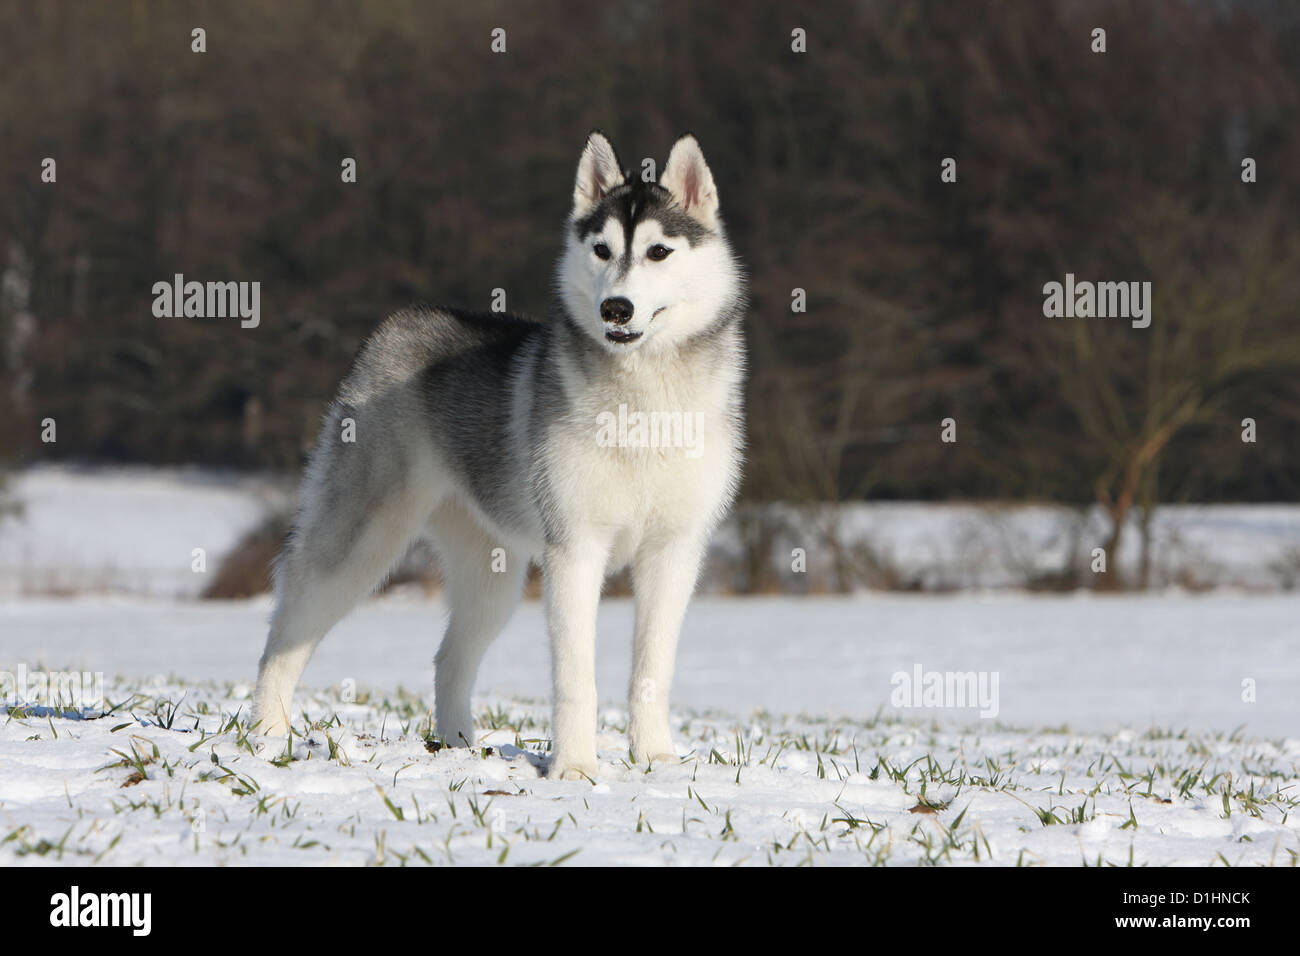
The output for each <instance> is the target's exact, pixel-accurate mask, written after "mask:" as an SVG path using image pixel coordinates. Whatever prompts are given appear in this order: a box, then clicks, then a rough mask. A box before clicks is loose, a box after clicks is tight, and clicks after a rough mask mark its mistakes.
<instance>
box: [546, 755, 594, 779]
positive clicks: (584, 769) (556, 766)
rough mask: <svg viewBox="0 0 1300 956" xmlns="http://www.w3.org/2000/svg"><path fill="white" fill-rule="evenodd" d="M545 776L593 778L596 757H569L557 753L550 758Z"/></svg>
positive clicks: (553, 777) (552, 777) (550, 777)
mask: <svg viewBox="0 0 1300 956" xmlns="http://www.w3.org/2000/svg"><path fill="white" fill-rule="evenodd" d="M546 776H547V777H548V778H549V779H551V780H595V779H596V758H595V756H594V755H593V756H589V757H585V758H569V757H566V756H564V755H563V754H557V755H555V756H554V757H552V758H551V765H550V766H549V767H548V768H547V769H546Z"/></svg>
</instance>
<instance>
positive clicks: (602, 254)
mask: <svg viewBox="0 0 1300 956" xmlns="http://www.w3.org/2000/svg"><path fill="white" fill-rule="evenodd" d="M591 251H592V252H594V253H595V254H596V258H597V259H608V258H609V246H607V245H605V244H604V243H603V242H598V243H596V244H595V245H594V246H592V247H591Z"/></svg>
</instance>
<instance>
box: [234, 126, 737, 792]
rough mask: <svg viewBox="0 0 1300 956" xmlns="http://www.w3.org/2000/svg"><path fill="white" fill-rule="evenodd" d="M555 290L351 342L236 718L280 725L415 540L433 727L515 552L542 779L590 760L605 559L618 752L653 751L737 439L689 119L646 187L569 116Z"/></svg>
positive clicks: (462, 681)
mask: <svg viewBox="0 0 1300 956" xmlns="http://www.w3.org/2000/svg"><path fill="white" fill-rule="evenodd" d="M557 287H558V289H557V291H558V295H557V296H556V298H557V300H558V301H557V302H556V305H555V309H554V314H553V315H552V317H551V318H550V320H549V321H546V322H536V321H532V320H529V319H524V318H519V317H515V316H508V315H504V314H496V315H489V314H479V313H472V312H466V311H462V310H459V309H423V308H421V309H411V310H407V311H403V312H399V313H397V314H395V315H393V316H391V317H390V318H388V319H387V320H386V321H385V322H384V323H383V324H381V325H380V326H379V328H378V329H377V330H376V331H375V333H374V334H373V335H372V336H371V337H370V339H369V340H368V341H367V342H366V343H365V345H364V346H363V347H362V349H361V351H360V354H359V355H358V357H357V359H356V362H355V364H354V365H353V368H352V370H351V372H350V373H349V374H348V376H347V377H346V378H345V379H344V381H343V384H342V386H341V387H340V389H339V393H338V397H337V399H336V400H335V402H334V404H333V406H332V407H331V408H330V410H329V412H328V413H327V414H326V417H325V422H324V425H323V428H322V430H321V434H320V438H319V440H318V444H317V446H316V450H315V452H314V453H313V455H312V457H311V460H310V463H309V465H308V467H307V470H306V476H305V478H304V480H303V484H302V489H301V494H300V499H299V501H300V504H299V511H298V515H297V517H296V520H295V522H294V528H293V532H292V534H291V535H290V537H289V540H288V542H287V544H286V545H285V548H284V551H283V553H282V554H281V555H280V558H279V560H278V562H277V565H276V607H275V611H274V614H273V616H272V618H271V626H270V634H269V636H268V637H267V641H266V650H265V651H264V653H263V654H262V659H261V666H260V670H259V673H258V679H257V689H256V691H255V692H254V697H253V719H254V723H255V732H256V733H260V734H263V735H266V736H267V737H269V738H272V741H271V742H272V743H273V741H274V739H275V738H278V737H282V736H284V735H285V734H287V733H288V731H289V724H290V720H291V718H292V715H293V710H292V700H293V693H294V689H295V687H296V685H297V683H298V680H299V678H300V677H301V675H302V671H303V668H304V667H305V666H306V664H307V661H308V659H309V658H310V657H311V654H312V651H313V650H314V649H315V647H316V645H317V644H318V643H319V642H320V640H321V638H322V637H324V635H325V633H326V632H327V631H328V630H329V629H330V628H331V627H333V626H334V624H335V623H336V622H337V621H338V620H339V619H340V618H341V617H343V615H345V614H347V613H348V612H349V611H350V610H351V609H352V607H353V606H354V605H355V604H356V603H357V602H358V601H360V600H361V599H363V598H364V597H366V596H367V595H368V594H369V593H370V592H371V591H372V590H373V589H374V588H375V587H376V585H377V584H378V583H379V582H380V581H381V580H382V579H383V578H384V577H385V576H386V575H387V574H388V573H389V572H390V571H391V570H392V568H393V565H394V564H395V563H396V562H397V561H398V560H399V559H400V558H401V557H402V555H403V553H404V552H405V551H406V549H407V547H408V545H409V544H410V542H411V541H412V539H413V538H415V537H417V536H420V535H423V534H428V535H429V536H431V537H432V539H433V541H434V543H435V545H436V547H437V549H438V552H439V556H440V559H441V565H442V571H443V577H444V580H445V583H446V594H447V597H448V601H449V604H450V612H451V613H450V620H449V622H448V625H447V630H446V634H445V636H444V637H443V639H442V645H441V646H440V647H439V649H438V653H437V656H436V658H435V665H436V669H435V716H436V734H437V735H438V736H439V737H440V738H442V740H444V741H445V742H446V743H448V744H450V745H458V746H472V745H473V743H474V723H473V719H472V716H471V711H470V692H471V690H472V689H473V686H474V679H475V676H476V674H477V672H478V667H479V663H480V661H481V660H482V658H483V654H484V652H485V651H486V650H487V648H488V645H489V644H490V643H491V642H492V640H493V639H494V638H495V637H496V636H497V634H498V633H499V632H500V631H501V629H502V627H503V626H504V625H505V624H506V622H507V620H509V618H510V615H511V614H512V612H513V611H514V608H515V606H516V604H517V603H518V601H519V598H520V595H521V593H522V591H523V586H524V578H525V572H526V570H527V568H528V565H529V561H530V560H537V561H538V562H539V563H540V565H541V569H542V577H543V582H544V587H543V590H544V594H545V600H546V622H547V624H546V626H547V631H548V632H549V636H550V641H551V657H552V665H551V676H552V681H553V685H554V713H553V721H552V728H551V729H552V735H553V746H552V751H551V759H550V763H549V765H548V767H547V773H548V774H549V775H550V776H552V777H556V778H567V779H580V778H582V777H584V776H585V777H589V778H590V777H594V776H595V775H596V770H597V763H596V703H597V694H596V677H595V643H596V608H597V604H598V602H599V600H600V593H601V587H602V585H603V582H604V580H605V577H606V575H607V574H610V573H612V572H614V571H616V570H618V569H620V568H623V567H625V566H629V565H630V567H631V576H632V584H633V589H634V592H635V597H636V626H635V634H634V635H633V665H632V679H631V687H630V690H629V718H630V719H629V737H630V740H629V743H630V747H631V755H632V758H633V759H634V760H636V761H638V762H649V761H654V760H673V759H676V757H675V753H674V750H673V741H672V735H671V728H670V725H669V717H668V695H669V688H670V685H671V683H672V677H673V663H674V658H675V656H676V651H677V638H678V632H679V631H680V629H681V624H682V618H683V616H684V614H685V612H686V606H687V603H688V602H689V600H690V597H691V592H692V591H693V590H694V588H695V582H696V577H697V576H698V573H699V569H700V563H701V559H702V557H703V555H704V552H705V548H706V546H707V544H708V541H709V537H710V534H711V533H712V531H713V529H714V528H715V527H716V525H717V524H718V522H719V521H720V520H721V518H722V517H723V515H724V514H725V512H726V510H727V509H728V507H729V506H730V504H731V501H732V499H733V497H734V496H735V493H736V487H737V483H738V481H739V477H740V469H741V458H742V446H743V439H744V423H743V416H742V384H743V378H744V365H745V361H744V354H745V353H744V342H743V338H742V332H741V319H742V314H743V311H744V308H745V293H744V282H743V278H742V274H741V269H740V266H739V264H738V263H737V261H736V258H735V256H734V255H733V254H732V251H731V247H730V246H729V245H728V242H727V238H726V233H725V232H724V230H723V225H722V220H721V219H720V218H719V215H718V192H717V188H716V187H715V186H714V182H713V174H712V173H711V171H710V170H709V167H708V165H707V164H706V163H705V161H704V155H703V153H701V151H700V146H699V144H698V143H697V142H696V140H695V137H693V136H690V135H686V136H683V137H681V138H680V139H679V140H677V142H676V144H674V146H673V148H672V151H671V154H670V155H669V157H668V162H667V164H666V165H665V166H664V168H663V174H662V176H661V177H660V178H659V182H658V183H654V182H643V181H641V180H639V179H636V178H633V179H628V178H627V176H626V173H625V171H624V169H623V167H622V165H621V164H620V163H619V160H618V157H617V155H616V154H615V152H614V149H613V147H612V146H611V145H610V143H609V141H608V140H607V139H606V138H605V137H604V136H603V135H602V134H601V133H599V132H594V133H592V134H591V136H590V137H589V138H588V140H587V144H586V148H585V149H584V150H583V153H582V156H581V158H580V159H579V161H578V173H577V180H576V182H575V184H574V188H573V211H572V213H571V214H570V216H569V219H568V222H567V223H566V226H565V232H564V250H563V253H562V256H561V259H560V263H559V269H558V275H557Z"/></svg>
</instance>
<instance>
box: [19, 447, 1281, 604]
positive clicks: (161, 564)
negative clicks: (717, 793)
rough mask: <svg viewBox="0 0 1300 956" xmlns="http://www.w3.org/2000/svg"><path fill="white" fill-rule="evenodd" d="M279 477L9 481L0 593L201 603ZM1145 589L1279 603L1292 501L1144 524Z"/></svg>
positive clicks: (1133, 533) (993, 567) (1028, 572)
mask: <svg viewBox="0 0 1300 956" xmlns="http://www.w3.org/2000/svg"><path fill="white" fill-rule="evenodd" d="M293 491H294V489H293V482H292V480H291V479H289V478H286V477H251V476H246V475H240V474H237V473H222V472H212V471H207V470H202V469H183V468H158V469H151V468H127V467H123V468H89V469H79V468H71V467H67V466H61V465H42V466H37V467H33V468H28V469H26V470H24V471H22V472H19V473H17V474H16V475H15V476H14V478H13V481H12V482H11V488H10V495H11V497H12V498H14V499H15V500H16V501H17V502H18V503H19V504H20V505H21V506H22V508H23V513H22V515H20V516H19V517H17V518H9V519H4V520H0V595H4V594H9V595H42V594H75V593H86V592H96V593H131V594H147V595H153V596H179V597H192V596H196V595H198V594H199V593H200V592H201V591H202V590H203V587H204V585H206V584H207V583H208V581H209V579H210V578H209V576H208V575H205V574H198V573H195V572H194V570H193V564H194V550H195V549H196V548H201V549H203V552H204V555H205V557H206V565H207V570H208V571H209V572H215V571H216V570H217V568H219V567H220V564H221V561H222V559H223V558H224V557H225V556H226V555H227V554H228V553H229V552H230V550H231V548H233V547H234V546H235V544H236V543H237V542H238V541H239V540H240V539H241V538H243V536H244V535H245V534H247V533H248V532H250V531H253V530H255V529H256V528H258V527H259V526H260V525H261V524H262V523H263V522H264V521H265V520H266V518H267V517H268V516H270V515H272V514H275V513H277V512H284V511H286V510H287V509H289V508H290V507H291V503H292V497H293ZM768 520H769V521H770V522H771V523H772V525H773V527H774V529H776V530H775V531H774V537H773V540H772V542H771V547H772V555H771V567H772V568H773V569H774V570H775V571H777V572H778V574H779V577H780V579H781V581H782V584H783V586H784V587H786V588H787V589H789V590H792V591H804V590H807V589H808V588H809V585H810V584H814V583H815V582H821V584H822V585H823V587H824V586H825V584H826V582H827V581H828V578H829V575H828V571H829V566H830V549H829V548H828V547H826V546H825V544H824V542H823V540H822V539H821V537H820V534H821V532H819V531H817V530H816V529H817V528H818V527H819V526H820V524H821V522H822V521H824V520H830V521H831V522H832V524H837V526H838V527H839V529H840V537H841V539H842V543H843V546H844V547H845V549H846V550H848V551H850V552H853V553H854V554H855V555H858V556H859V557H862V556H867V555H869V556H870V559H871V561H872V562H875V563H877V564H878V565H879V566H880V569H881V572H882V575H881V576H892V577H893V578H894V579H896V581H897V583H898V586H900V587H903V588H921V589H928V590H951V589H965V588H999V589H1007V588H1017V587H1024V586H1026V585H1027V584H1028V583H1029V582H1032V581H1033V580H1035V579H1036V578H1042V577H1050V576H1052V575H1054V574H1059V573H1060V572H1061V571H1062V569H1064V568H1065V567H1067V566H1068V565H1069V564H1070V563H1071V560H1073V562H1074V563H1075V564H1076V565H1079V566H1082V567H1087V566H1089V565H1090V564H1091V560H1092V559H1091V553H1092V549H1093V548H1095V547H1099V546H1100V545H1101V544H1102V543H1103V542H1104V541H1105V540H1106V527H1105V522H1104V521H1103V520H1102V516H1101V514H1100V513H1099V512H1097V511H1096V510H1095V509H1094V510H1093V511H1092V512H1078V511H1074V510H1071V509H1068V508H1061V507H1055V506H1047V505H1032V506H1006V507H1000V506H985V505H973V504H927V503H917V502H867V503H854V504H848V505H845V506H843V507H842V508H839V509H837V510H836V511H835V513H834V517H833V518H830V519H827V518H826V516H825V515H814V514H810V513H807V512H803V511H799V510H796V509H791V508H780V507H773V508H770V509H768ZM1152 541H1153V554H1154V559H1153V562H1152V565H1153V566H1152V572H1151V581H1152V584H1153V585H1154V586H1155V587H1158V588H1168V587H1176V588H1180V589H1195V590H1200V589H1220V590H1223V589H1238V590H1252V591H1270V590H1272V591H1276V590H1297V589H1300V505H1205V506H1199V505H1198V506H1192V505H1181V506H1177V505H1169V506H1164V507H1162V508H1160V509H1159V510H1158V511H1157V512H1156V516H1155V520H1154V521H1153V528H1152ZM1139 542H1140V535H1139V533H1138V529H1137V527H1136V526H1130V527H1129V528H1128V529H1127V531H1126V533H1125V537H1124V543H1123V545H1122V546H1121V548H1120V554H1119V555H1117V556H1116V555H1111V556H1109V563H1110V567H1112V568H1113V567H1114V566H1115V564H1116V561H1117V560H1118V562H1119V563H1120V564H1121V565H1122V566H1123V567H1125V568H1128V569H1130V570H1131V569H1133V568H1135V567H1136V566H1137V562H1138V552H1139ZM794 548H801V549H803V551H804V552H806V557H807V564H808V567H807V572H806V573H804V574H800V575H794V574H791V573H790V571H789V568H790V565H791V551H792V549H794ZM738 551H739V541H738V536H737V528H736V525H735V524H734V523H732V524H729V525H727V526H726V527H724V528H723V529H722V530H721V531H720V533H719V534H718V535H717V538H716V541H715V547H714V550H713V558H714V561H713V570H712V573H710V574H708V575H706V582H705V583H706V587H707V586H708V585H709V584H710V582H711V583H712V584H714V585H718V584H720V583H722V582H725V581H726V580H727V578H728V569H730V568H733V567H734V566H735V565H736V564H737V563H739V558H738Z"/></svg>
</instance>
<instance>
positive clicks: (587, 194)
mask: <svg viewBox="0 0 1300 956" xmlns="http://www.w3.org/2000/svg"><path fill="white" fill-rule="evenodd" d="M566 234H567V235H566V241H565V249H564V255H563V258H562V260H561V264H560V275H559V281H560V294H561V296H562V298H563V301H564V305H565V306H566V308H567V309H568V310H569V314H570V315H571V316H572V317H573V320H574V321H575V322H576V323H577V325H578V326H579V327H580V328H581V329H582V330H583V331H584V332H586V333H587V334H589V335H590V336H591V337H592V338H594V339H595V340H596V341H598V342H599V343H600V344H601V345H602V346H603V347H604V348H605V349H607V350H608V351H610V352H614V353H625V352H629V351H633V350H638V349H651V350H656V351H657V350H660V349H665V348H671V347H673V346H674V345H677V344H680V343H681V342H683V341H685V340H686V339H689V338H690V337H692V336H693V335H695V334H697V333H698V332H701V331H703V330H704V329H706V328H708V327H709V326H710V324H712V323H713V322H714V321H716V319H717V316H718V314H719V312H720V310H722V309H723V308H725V307H726V306H727V304H728V303H729V302H731V301H733V300H734V299H735V297H736V295H737V289H738V286H739V273H738V270H737V266H736V263H735V261H734V259H733V258H732V255H731V249H730V247H729V246H728V244H727V241H726V236H725V233H724V231H723V228H722V221H721V219H720V218H719V216H718V191H717V187H716V186H714V184H713V174H712V173H711V172H710V171H709V166H708V164H707V163H706V162H705V161H704V154H703V153H702V152H701V151H700V144H699V143H698V142H696V140H695V137H694V136H691V135H689V134H687V135H685V136H683V137H681V139H679V140H677V142H676V143H675V144H674V145H673V148H672V151H671V152H670V153H669V155H668V162H667V163H666V164H665V165H664V169H663V175H662V176H660V177H659V182H658V183H654V182H643V181H642V180H640V179H632V180H628V179H627V178H626V177H625V174H624V171H623V167H622V165H621V164H620V163H619V161H618V156H617V154H615V152H614V147H613V146H611V145H610V142H609V140H608V139H606V138H605V137H604V136H603V135H602V134H601V133H599V132H595V133H592V134H591V135H590V136H589V137H588V138H587V146H586V148H585V149H584V150H583V151H582V157H581V159H579V160H578V175H577V180H576V181H575V183H574V186H573V212H572V214H571V215H570V217H569V221H568V223H567V226H566Z"/></svg>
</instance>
